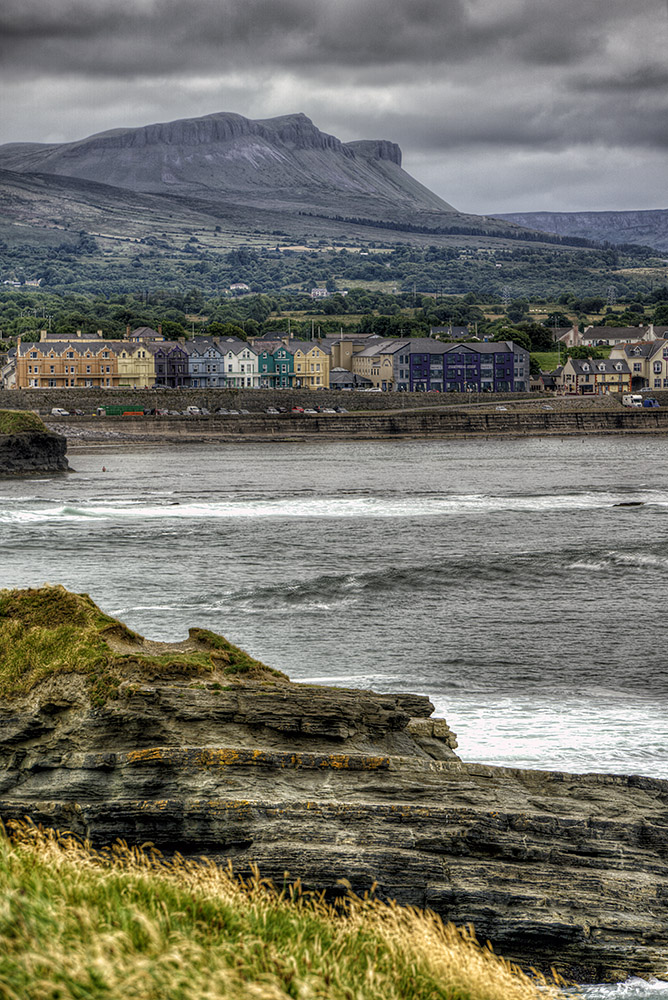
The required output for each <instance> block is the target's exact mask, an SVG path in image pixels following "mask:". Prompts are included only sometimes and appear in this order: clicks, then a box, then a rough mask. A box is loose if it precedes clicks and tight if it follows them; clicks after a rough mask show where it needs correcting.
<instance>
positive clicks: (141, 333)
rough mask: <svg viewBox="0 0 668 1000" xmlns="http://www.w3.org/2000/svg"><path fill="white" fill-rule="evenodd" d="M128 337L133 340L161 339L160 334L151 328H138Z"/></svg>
mask: <svg viewBox="0 0 668 1000" xmlns="http://www.w3.org/2000/svg"><path fill="white" fill-rule="evenodd" d="M130 336H131V337H132V339H133V340H156V339H158V338H160V337H162V334H161V333H158V331H157V330H154V329H153V327H151V326H138V327H137V329H136V330H133V331H132V333H131V334H130Z"/></svg>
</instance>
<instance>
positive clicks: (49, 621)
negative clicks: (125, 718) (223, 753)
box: [0, 585, 285, 704]
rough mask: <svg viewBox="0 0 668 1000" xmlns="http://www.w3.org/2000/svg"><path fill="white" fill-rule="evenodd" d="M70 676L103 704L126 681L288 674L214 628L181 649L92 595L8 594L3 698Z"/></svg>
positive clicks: (1, 623)
mask: <svg viewBox="0 0 668 1000" xmlns="http://www.w3.org/2000/svg"><path fill="white" fill-rule="evenodd" d="M62 674H80V675H82V677H83V678H84V679H85V681H86V683H87V685H88V687H89V691H90V695H91V698H92V700H93V701H94V702H95V703H96V704H102V703H103V702H104V701H105V700H106V699H107V698H108V697H110V696H112V695H113V694H114V693H115V692H116V691H117V690H118V687H119V685H120V684H121V682H122V681H123V680H126V679H132V680H141V678H142V677H144V678H146V679H159V678H172V679H178V680H183V679H186V678H190V677H198V678H200V679H206V677H207V675H209V676H210V677H211V679H212V680H213V679H215V678H216V677H219V676H221V675H223V676H232V677H234V676H236V677H246V678H248V679H252V680H263V679H270V678H274V679H276V678H284V676H285V675H284V674H281V673H279V671H275V670H271V669H270V668H269V667H266V666H265V665H264V664H263V663H260V661H259V660H255V659H253V657H252V656H249V655H248V653H246V652H244V650H242V649H239V648H238V647H237V646H234V645H232V643H230V642H228V641H227V640H226V639H224V638H223V636H219V635H217V634H216V633H215V632H209V631H208V630H207V629H191V630H190V637H189V639H188V640H186V642H185V643H181V644H175V645H174V646H169V645H168V644H161V643H151V642H147V641H146V640H144V639H143V637H142V636H140V635H138V634H137V633H136V632H132V631H131V630H130V629H129V628H127V626H125V625H124V624H123V623H122V622H119V621H118V620H117V619H116V618H112V617H111V616H110V615H106V614H105V613H104V612H103V611H101V610H100V609H99V608H98V607H97V605H96V604H95V603H94V602H93V601H92V600H91V598H90V597H89V596H88V594H73V593H71V592H70V591H68V590H65V588H64V587H60V586H55V587H53V586H48V585H47V586H44V587H39V588H35V589H28V590H0V697H4V698H11V697H12V696H16V695H20V694H26V693H27V692H28V691H30V690H31V689H32V688H34V687H35V686H36V685H37V684H39V683H41V682H42V681H45V680H47V679H48V678H50V677H54V676H58V675H62Z"/></svg>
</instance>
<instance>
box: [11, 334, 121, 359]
mask: <svg viewBox="0 0 668 1000" xmlns="http://www.w3.org/2000/svg"><path fill="white" fill-rule="evenodd" d="M122 345H123V341H122V340H94V341H93V340H83V339H82V340H79V338H78V337H73V338H72V339H71V340H48V341H47V340H44V341H39V340H36V341H32V340H28V341H25V342H22V343H21V344H19V345H18V346H17V349H16V354H17V357H19V358H23V357H25V356H26V355H27V354H29V353H30V352H31V351H34V350H36V351H39V352H40V354H41V355H42V356H43V357H44V356H46V357H48V355H50V354H55V355H61V354H65V353H66V352H67V351H71V350H74V349H75V348H76V350H77V351H78V353H79V354H84V355H85V354H94V355H97V354H99V353H100V351H105V350H106V351H114V352H115V353H116V354H117V353H118V351H119V350H120V348H121V346H122Z"/></svg>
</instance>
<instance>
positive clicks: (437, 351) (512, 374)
mask: <svg viewBox="0 0 668 1000" xmlns="http://www.w3.org/2000/svg"><path fill="white" fill-rule="evenodd" d="M378 349H379V350H382V351H383V352H384V353H386V354H388V353H390V351H391V353H392V355H393V359H394V362H393V375H394V386H393V388H394V389H395V390H399V391H406V392H529V390H530V388H531V385H530V377H531V374H530V363H529V352H528V351H527V350H526V349H525V348H524V347H520V346H519V345H518V344H515V343H513V342H512V341H500V342H499V343H488V344H476V343H465V344H461V343H460V344H448V343H442V342H438V341H434V340H431V339H429V338H416V339H413V340H402V341H395V342H394V344H393V345H392V348H390V346H389V344H388V342H387V341H385V342H384V344H383V345H382V347H381V345H379V347H378ZM369 350H371V349H369Z"/></svg>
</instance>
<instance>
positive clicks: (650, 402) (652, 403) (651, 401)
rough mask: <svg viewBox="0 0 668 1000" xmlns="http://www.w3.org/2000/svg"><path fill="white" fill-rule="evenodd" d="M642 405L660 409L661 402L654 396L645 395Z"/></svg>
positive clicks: (651, 408)
mask: <svg viewBox="0 0 668 1000" xmlns="http://www.w3.org/2000/svg"><path fill="white" fill-rule="evenodd" d="M642 405H643V406H644V407H645V409H647V410H658V409H659V405H660V404H659V400H658V399H655V398H654V396H645V398H644V399H643V401H642Z"/></svg>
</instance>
